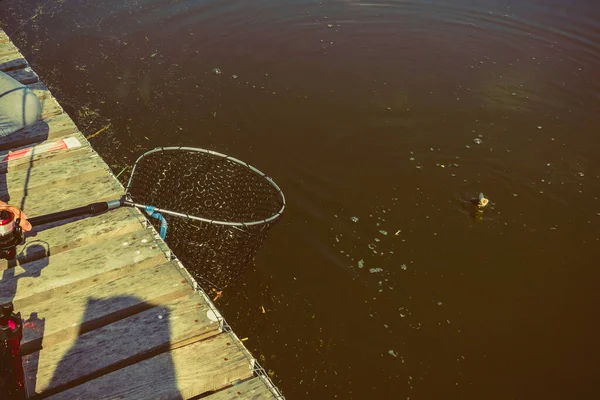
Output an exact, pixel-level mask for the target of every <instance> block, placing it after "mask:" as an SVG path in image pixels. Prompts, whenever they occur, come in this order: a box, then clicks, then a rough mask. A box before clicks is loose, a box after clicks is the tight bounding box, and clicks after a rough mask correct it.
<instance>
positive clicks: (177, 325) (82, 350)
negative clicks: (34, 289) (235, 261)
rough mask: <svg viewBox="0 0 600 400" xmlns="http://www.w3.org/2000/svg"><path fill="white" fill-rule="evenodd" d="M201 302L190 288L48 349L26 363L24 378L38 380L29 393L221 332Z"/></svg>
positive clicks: (38, 391) (101, 371)
mask: <svg viewBox="0 0 600 400" xmlns="http://www.w3.org/2000/svg"><path fill="white" fill-rule="evenodd" d="M103 299H104V297H103V298H102V299H92V300H90V302H91V301H97V302H102V300H103ZM200 299H201V297H200V296H199V295H198V294H197V293H194V292H193V291H192V290H191V288H190V294H188V295H187V296H185V297H182V298H179V299H176V300H173V301H171V302H169V303H166V304H164V305H162V306H158V307H153V308H151V309H149V310H146V311H143V312H141V313H138V314H135V315H132V316H130V317H128V318H125V319H122V320H119V321H116V322H114V323H112V324H109V325H106V326H103V327H101V328H98V329H96V330H93V331H91V332H87V333H84V334H82V335H80V336H78V337H76V338H75V339H76V340H75V341H73V342H72V341H68V342H63V343H59V344H57V345H55V346H52V347H49V348H48V347H46V346H45V345H44V347H43V349H42V350H41V351H40V352H39V354H31V355H29V356H27V357H26V358H25V360H24V363H23V364H24V365H23V366H24V369H25V374H26V375H27V376H31V377H34V376H35V378H36V379H35V380H34V379H28V380H27V381H28V382H35V383H36V385H35V387H28V388H27V392H28V393H29V394H32V393H36V394H41V393H44V392H47V391H48V390H50V389H56V388H57V387H60V386H63V385H66V384H69V383H83V382H84V381H86V380H89V377H90V376H94V375H99V374H103V373H107V372H112V371H114V370H115V369H116V368H115V367H118V366H123V365H126V364H127V363H131V362H132V360H133V362H135V361H138V360H142V359H144V358H148V356H150V355H155V354H156V353H157V352H163V351H167V350H169V349H176V348H179V347H181V346H184V345H186V344H189V343H192V342H196V341H198V340H201V339H204V338H207V337H210V336H214V335H216V334H218V333H219V332H220V328H219V324H218V322H216V321H211V320H210V319H209V318H208V317H207V312H208V311H210V308H209V306H208V304H206V303H204V302H201V303H199V302H198V301H199V300H200ZM140 338H144V339H143V340H140ZM38 360H40V362H38Z"/></svg>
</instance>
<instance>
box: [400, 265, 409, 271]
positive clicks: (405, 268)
mask: <svg viewBox="0 0 600 400" xmlns="http://www.w3.org/2000/svg"><path fill="white" fill-rule="evenodd" d="M400 269H402V271H406V270H407V269H408V267H407V266H406V264H402V265H401V266H400Z"/></svg>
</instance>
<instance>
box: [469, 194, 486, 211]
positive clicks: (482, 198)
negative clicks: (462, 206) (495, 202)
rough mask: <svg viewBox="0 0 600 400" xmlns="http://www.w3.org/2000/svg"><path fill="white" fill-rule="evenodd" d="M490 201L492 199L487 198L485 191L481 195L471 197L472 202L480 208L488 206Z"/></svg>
mask: <svg viewBox="0 0 600 400" xmlns="http://www.w3.org/2000/svg"><path fill="white" fill-rule="evenodd" d="M489 202H490V200H489V199H488V198H486V197H485V195H484V194H483V193H479V197H476V198H474V199H471V204H473V205H474V206H476V207H477V208H480V209H482V208H485V206H487V205H488V203H489Z"/></svg>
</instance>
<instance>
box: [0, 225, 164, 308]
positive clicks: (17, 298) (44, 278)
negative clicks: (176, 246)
mask: <svg viewBox="0 0 600 400" xmlns="http://www.w3.org/2000/svg"><path fill="white" fill-rule="evenodd" d="M166 261H167V258H166V256H165V254H164V253H163V252H162V250H161V249H160V248H159V247H158V246H157V245H156V244H155V243H154V237H153V236H152V235H151V234H150V232H149V231H148V230H147V229H144V230H142V231H137V232H133V233H129V234H127V235H124V236H119V237H116V238H114V239H110V240H107V241H105V242H103V243H95V244H92V245H89V246H83V247H79V248H76V249H73V250H70V251H66V252H64V253H60V254H57V255H56V256H50V257H47V258H43V259H40V260H36V261H32V262H29V263H25V264H21V265H17V266H15V267H13V268H9V269H7V270H4V271H3V276H2V280H0V304H1V303H6V302H9V301H11V300H12V301H13V302H14V305H15V309H17V310H18V309H21V308H23V307H26V306H28V305H30V304H35V303H36V302H40V301H43V300H46V299H49V298H51V297H53V296H60V295H64V294H66V293H67V292H70V291H72V290H75V289H78V288H82V287H84V286H86V285H89V284H90V283H91V282H95V281H94V280H95V279H96V280H97V281H104V282H110V280H112V279H114V278H116V277H117V276H119V274H121V273H122V270H123V269H127V270H137V269H142V268H145V267H146V266H148V265H156V264H157V263H164V262H166Z"/></svg>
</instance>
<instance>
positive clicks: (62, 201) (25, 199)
mask: <svg viewBox="0 0 600 400" xmlns="http://www.w3.org/2000/svg"><path fill="white" fill-rule="evenodd" d="M122 195H123V192H122V190H121V189H120V187H119V186H118V185H117V184H116V182H115V180H114V178H113V177H111V176H102V177H98V178H92V179H90V180H87V181H83V180H82V181H80V182H79V183H76V184H72V185H68V186H52V187H49V188H48V189H47V190H44V191H33V192H31V193H29V194H27V195H26V196H25V195H23V194H18V193H17V194H16V195H13V196H11V199H10V203H11V204H14V205H17V206H18V207H19V208H21V209H22V210H23V211H25V212H26V213H27V215H28V216H30V217H34V216H40V215H45V214H51V213H54V212H57V211H63V210H70V209H72V208H76V207H82V206H86V205H88V204H90V203H95V202H98V201H110V200H118V199H119V198H121V196H122Z"/></svg>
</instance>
